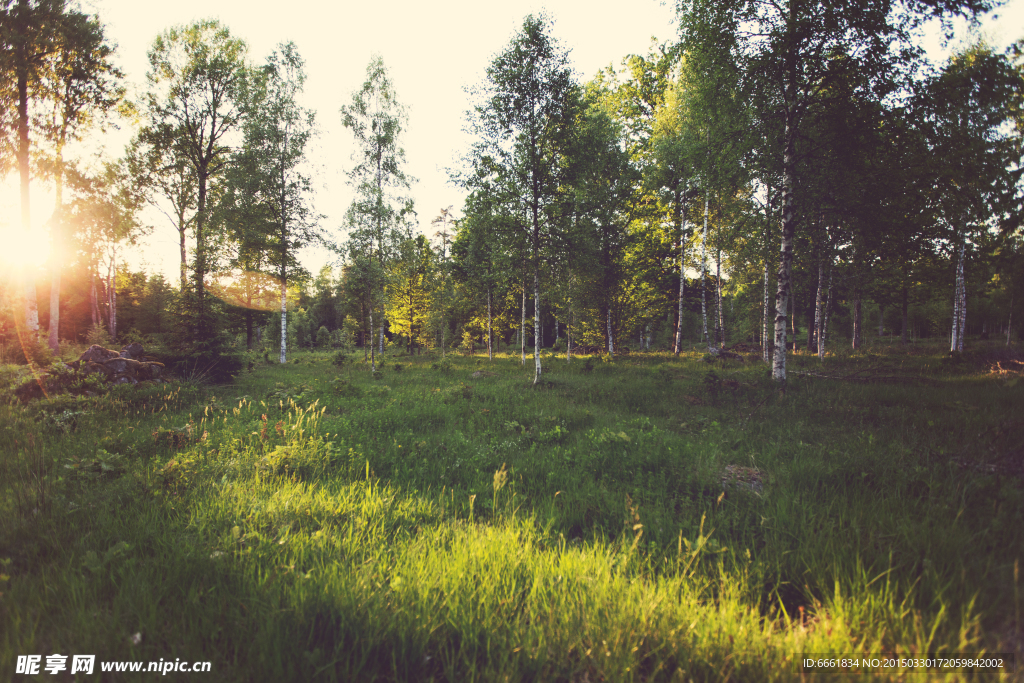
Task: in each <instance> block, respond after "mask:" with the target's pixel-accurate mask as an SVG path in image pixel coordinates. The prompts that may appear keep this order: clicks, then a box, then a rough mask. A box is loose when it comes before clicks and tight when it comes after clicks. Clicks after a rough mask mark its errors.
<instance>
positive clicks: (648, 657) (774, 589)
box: [0, 342, 1024, 683]
mask: <svg viewBox="0 0 1024 683" xmlns="http://www.w3.org/2000/svg"><path fill="white" fill-rule="evenodd" d="M1002 348H1003V347H1000V346H999V345H997V344H995V343H993V344H992V345H991V346H985V345H984V343H981V342H976V343H975V344H974V346H973V347H972V349H973V350H971V351H968V352H967V353H965V354H963V355H955V356H950V355H948V354H947V353H945V352H944V351H943V350H942V348H941V347H940V346H939V345H937V344H932V345H929V344H926V343H915V344H910V345H908V346H906V347H903V346H900V345H899V344H893V345H885V344H882V343H881V342H876V343H875V345H874V346H871V347H869V348H868V349H867V350H866V351H865V352H862V353H858V354H856V355H849V354H840V355H838V356H829V357H827V358H826V359H825V360H824V361H819V360H818V359H817V358H816V357H811V356H806V355H802V354H799V353H798V354H794V355H793V356H791V357H790V373H791V374H790V379H789V381H788V383H787V388H786V391H785V393H784V394H782V393H780V392H779V390H778V387H777V386H776V385H775V384H774V383H773V382H772V381H771V379H770V378H769V376H768V375H769V373H768V369H767V366H765V365H764V364H763V363H761V362H759V361H757V360H755V359H754V357H753V356H751V355H746V356H745V360H743V361H735V360H729V361H718V360H715V361H713V362H709V360H710V359H708V358H705V356H704V355H703V354H702V353H700V352H699V351H693V350H691V351H690V352H688V353H684V354H682V355H681V356H680V357H678V358H676V357H674V356H672V355H671V354H667V353H653V352H652V353H641V354H637V353H633V354H626V355H620V356H617V357H615V358H614V359H611V358H609V357H601V356H592V357H590V356H588V357H580V358H574V359H573V362H572V363H571V364H566V362H565V358H564V356H555V355H554V354H552V353H549V352H545V356H544V367H545V374H544V375H543V379H542V381H541V382H540V383H539V384H538V385H536V386H534V385H533V384H532V379H533V368H532V359H529V358H528V361H527V365H526V367H523V366H522V365H521V364H520V358H519V356H518V354H513V355H506V354H499V355H498V356H497V357H496V358H495V359H494V360H488V359H487V358H486V356H481V354H479V353H478V354H476V355H473V356H462V355H459V356H448V357H446V358H443V359H442V358H441V357H440V355H438V354H423V355H414V356H408V355H404V354H399V355H396V354H393V353H391V352H389V354H388V355H387V356H386V357H385V359H384V360H383V362H382V363H381V366H380V367H381V369H380V370H379V371H378V372H377V373H375V374H374V373H371V372H370V371H369V369H368V367H367V365H365V364H364V363H363V360H362V353H361V352H359V353H358V355H357V354H356V353H354V352H353V353H352V354H350V355H349V356H344V355H343V354H342V356H341V357H340V358H338V354H335V353H333V352H331V353H326V352H324V353H305V354H300V355H298V356H297V357H296V358H295V359H294V360H293V361H292V362H290V363H288V364H287V365H279V364H269V363H265V362H264V361H263V358H262V357H259V356H253V357H252V358H251V359H250V363H249V366H248V368H247V369H246V370H244V371H243V372H242V373H241V374H240V375H238V377H237V378H236V379H235V381H234V382H233V383H230V384H223V385H211V384H207V383H205V382H204V381H203V377H202V376H201V375H200V376H193V377H189V378H185V379H181V380H174V381H172V382H169V383H156V384H154V383H144V384H140V385H139V386H137V387H131V386H118V387H113V388H111V389H109V391H106V392H105V393H102V394H99V395H93V396H79V397H72V396H68V395H63V396H54V397H50V398H47V399H44V400H41V401H35V402H31V403H28V404H21V403H19V402H16V401H14V400H13V399H12V398H10V389H11V387H12V386H13V385H14V384H15V383H16V381H18V379H19V378H21V377H23V376H24V374H25V369H24V368H20V369H19V368H16V367H14V366H3V367H2V368H0V384H2V389H0V391H3V392H4V396H5V399H4V402H3V404H2V405H0V454H2V455H0V458H2V460H0V679H4V680H7V677H8V676H10V678H11V679H13V680H29V677H26V676H16V675H14V674H13V673H12V672H14V671H15V660H16V658H17V657H18V656H19V655H27V654H40V655H43V656H44V657H43V659H44V661H45V656H46V655H49V654H53V653H61V654H96V655H97V657H98V659H100V660H137V661H156V660H159V659H163V660H168V661H169V660H175V659H176V658H180V659H181V660H187V661H209V662H211V673H209V674H196V673H192V674H183V673H178V674H175V673H171V674H169V675H168V676H167V678H168V680H217V681H284V680H296V681H320V680H323V681H328V680H339V681H452V682H454V681H460V682H461V681H566V682H572V683H584V682H585V683H595V682H597V681H677V680H678V681H688V680H695V681H705V680H716V681H717V680H733V681H790V680H807V679H808V675H807V674H802V673H801V671H800V662H801V660H802V659H803V658H805V657H806V656H808V655H809V654H814V655H815V656H821V657H825V656H832V657H838V656H840V655H850V654H858V655H862V656H863V655H868V654H880V653H886V654H890V655H904V656H914V655H923V654H926V653H961V654H964V653H1016V660H1017V661H1016V666H1017V667H1018V669H1017V673H1016V674H1013V675H1009V676H1008V675H1005V674H1003V675H987V674H976V673H969V672H964V671H954V672H950V673H946V674H940V673H936V672H932V673H929V674H927V675H926V676H925V677H922V676H921V675H917V674H913V675H911V674H908V673H906V672H905V671H904V670H903V669H900V668H899V667H897V668H895V669H888V670H885V671H876V672H875V673H872V674H869V675H864V676H862V677H856V679H857V680H860V679H862V678H868V679H875V678H877V679H879V680H904V679H908V680H1019V679H1020V678H1021V677H1022V676H1024V673H1021V671H1022V668H1021V667H1024V661H1022V659H1021V650H1022V646H1024V624H1022V622H1021V607H1022V605H1021V589H1022V585H1021V577H1020V564H1021V559H1022V558H1024V533H1022V529H1024V410H1022V408H1024V382H1021V381H1020V379H1021V372H1020V371H1019V370H1020V368H1021V367H1022V366H1021V365H1020V364H1017V363H1012V362H1009V363H1007V362H1003V363H1002V364H1001V365H998V364H997V361H998V359H999V358H1005V356H1001V355H1000V354H1005V352H1004V351H1003V350H1002ZM1015 368H1016V370H1015ZM63 676H64V677H63V678H60V677H54V676H50V675H46V674H44V675H42V676H40V678H43V679H47V680H50V679H55V680H71V679H72V678H73V677H71V676H70V675H69V674H68V672H64V674H63ZM76 676H77V680H112V681H119V680H126V681H129V680H140V679H147V680H148V679H149V678H152V677H153V674H149V675H148V676H147V675H145V674H131V673H123V674H118V673H104V674H101V675H100V676H98V677H93V676H81V675H76ZM1014 676H1016V677H1017V678H1016V679H1015V678H1014ZM811 680H814V681H828V680H844V681H848V680H853V679H851V677H850V676H849V675H844V674H834V675H833V674H829V673H817V674H814V675H813V677H812V678H811Z"/></svg>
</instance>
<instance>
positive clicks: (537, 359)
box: [533, 254, 541, 384]
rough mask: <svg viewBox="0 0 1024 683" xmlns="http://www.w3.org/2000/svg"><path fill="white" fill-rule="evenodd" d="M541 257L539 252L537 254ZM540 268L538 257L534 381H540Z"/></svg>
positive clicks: (534, 298)
mask: <svg viewBox="0 0 1024 683" xmlns="http://www.w3.org/2000/svg"><path fill="white" fill-rule="evenodd" d="M536 257H537V258H539V257H540V255H539V254H537V255H536ZM540 344H541V339H540V270H539V267H538V265H537V260H536V258H535V259H534V265H533V367H534V371H535V374H534V375H533V383H534V384H536V383H537V382H538V381H540V373H541V366H540Z"/></svg>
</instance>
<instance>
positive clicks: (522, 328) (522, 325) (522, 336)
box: [519, 282, 526, 367]
mask: <svg viewBox="0 0 1024 683" xmlns="http://www.w3.org/2000/svg"><path fill="white" fill-rule="evenodd" d="M519 350H520V352H521V353H522V354H523V359H522V361H520V363H521V364H522V366H523V367H526V282H523V310H522V317H521V318H520V322H519Z"/></svg>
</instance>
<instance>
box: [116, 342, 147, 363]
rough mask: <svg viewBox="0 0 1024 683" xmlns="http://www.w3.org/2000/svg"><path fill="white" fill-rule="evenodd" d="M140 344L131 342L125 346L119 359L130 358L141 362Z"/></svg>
mask: <svg viewBox="0 0 1024 683" xmlns="http://www.w3.org/2000/svg"><path fill="white" fill-rule="evenodd" d="M142 352H143V349H142V344H140V343H139V342H133V343H131V344H128V345H126V346H125V347H124V348H122V349H121V358H131V359H133V360H142Z"/></svg>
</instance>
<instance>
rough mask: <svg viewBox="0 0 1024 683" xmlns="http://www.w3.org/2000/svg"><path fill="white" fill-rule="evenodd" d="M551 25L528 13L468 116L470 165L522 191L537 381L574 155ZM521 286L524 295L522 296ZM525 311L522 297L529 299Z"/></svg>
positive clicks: (564, 73)
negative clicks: (545, 289)
mask: <svg viewBox="0 0 1024 683" xmlns="http://www.w3.org/2000/svg"><path fill="white" fill-rule="evenodd" d="M550 27H551V21H550V20H549V19H548V18H547V17H546V16H544V15H539V16H533V15H530V16H527V17H526V19H525V20H524V21H523V25H522V28H521V29H520V30H519V31H518V32H517V33H516V34H515V35H514V36H513V38H512V41H511V42H510V43H509V45H508V47H506V48H505V49H504V50H503V51H502V52H501V53H499V54H498V55H497V56H496V57H495V58H494V60H493V61H492V62H491V65H490V66H489V67H488V69H487V74H486V78H485V83H484V85H483V87H482V88H481V93H480V94H481V95H482V101H481V102H480V103H479V104H477V105H476V106H475V107H474V110H473V111H472V112H471V113H470V117H471V119H472V120H473V122H474V125H475V127H476V130H477V131H479V132H480V133H482V139H481V140H479V141H478V143H477V144H476V145H474V148H473V150H472V151H471V153H470V159H469V162H470V165H471V166H474V167H476V168H477V169H480V168H481V167H482V166H488V167H490V168H489V169H487V170H485V172H487V171H488V170H493V174H494V175H496V176H498V178H499V181H500V180H501V179H505V180H506V181H508V182H510V183H512V184H514V185H516V186H518V187H521V188H523V191H524V195H523V205H524V206H523V208H524V209H525V212H526V217H527V220H526V225H525V226H524V227H525V228H526V230H525V232H526V238H527V242H528V249H529V271H530V274H529V276H528V277H530V278H531V279H532V290H533V304H534V309H533V315H534V325H533V334H534V350H533V357H534V383H535V384H536V383H537V382H538V381H540V377H541V373H542V368H541V361H540V347H541V337H540V334H541V297H540V278H541V266H542V259H543V254H544V252H545V250H546V249H547V247H548V243H549V241H550V239H551V237H552V236H553V235H554V234H555V233H557V232H558V231H559V230H561V229H564V225H561V224H559V223H558V221H557V220H556V219H557V217H558V215H559V211H558V210H557V206H556V204H557V203H558V202H559V201H560V200H562V199H563V198H564V192H565V191H566V186H565V184H564V183H563V182H562V181H563V172H564V171H565V166H566V163H565V162H566V161H567V160H568V158H569V155H570V154H571V147H572V143H573V139H572V135H573V124H574V119H575V116H576V112H577V111H578V108H579V101H580V97H579V87H578V86H577V84H576V82H575V79H574V78H573V75H572V71H571V69H570V67H569V57H568V53H567V52H565V51H564V50H563V49H562V48H561V47H560V46H559V45H558V43H557V42H556V41H555V40H554V39H553V38H552V37H551V36H550V35H549V31H550ZM525 289H526V287H524V298H525ZM524 310H525V299H524Z"/></svg>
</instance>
